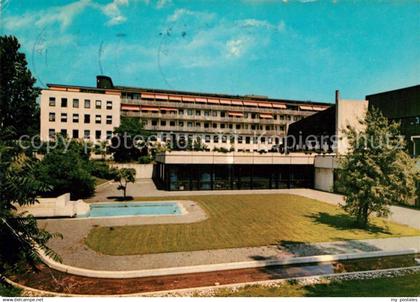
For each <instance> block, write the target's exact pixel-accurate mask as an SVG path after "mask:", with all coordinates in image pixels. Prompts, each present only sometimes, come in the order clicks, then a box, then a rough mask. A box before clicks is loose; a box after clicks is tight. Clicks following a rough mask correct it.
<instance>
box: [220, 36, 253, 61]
mask: <svg viewBox="0 0 420 302" xmlns="http://www.w3.org/2000/svg"><path fill="white" fill-rule="evenodd" d="M252 42H253V41H252V39H251V38H250V37H240V38H236V39H233V40H229V41H227V42H226V52H227V56H228V57H236V58H238V57H240V56H241V55H242V54H243V53H244V52H245V50H246V49H247V48H248V47H249V46H250V45H251V44H252Z"/></svg>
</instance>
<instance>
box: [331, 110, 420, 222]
mask: <svg viewBox="0 0 420 302" xmlns="http://www.w3.org/2000/svg"><path fill="white" fill-rule="evenodd" d="M360 122H361V124H362V126H363V128H364V130H362V131H360V132H357V131H356V129H354V128H353V127H351V126H348V127H347V129H346V130H345V131H344V133H345V135H346V137H347V138H348V141H349V150H348V153H347V154H346V155H344V156H343V157H342V158H341V159H340V163H339V166H340V169H339V170H338V180H337V185H338V186H339V187H340V188H341V189H342V190H343V193H344V195H345V204H344V206H343V208H344V210H345V211H346V212H348V213H349V214H351V215H353V216H355V217H356V220H357V223H358V225H359V226H361V227H366V226H367V224H368V221H369V216H370V215H371V214H372V213H376V215H377V216H384V217H386V216H387V215H388V214H389V205H391V204H395V203H406V202H408V201H409V200H410V199H412V198H414V196H415V194H416V193H415V190H416V188H415V181H416V179H417V178H418V174H416V172H415V162H414V160H413V159H411V158H410V156H409V155H408V154H407V153H406V152H405V150H404V149H405V142H404V140H403V138H402V137H401V135H400V125H399V124H398V123H396V122H389V121H388V119H387V118H386V117H384V116H383V115H382V113H381V112H380V111H379V110H377V109H375V108H373V109H372V110H369V111H368V112H367V114H366V117H365V119H364V120H362V121H360Z"/></svg>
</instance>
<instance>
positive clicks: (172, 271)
mask: <svg viewBox="0 0 420 302" xmlns="http://www.w3.org/2000/svg"><path fill="white" fill-rule="evenodd" d="M38 253H39V255H40V257H41V259H42V261H43V262H44V263H45V264H46V265H47V266H49V267H50V268H53V269H55V270H57V271H61V272H64V273H68V274H72V275H77V276H84V277H92V278H109V279H126V278H141V277H157V276H166V275H181V274H190V273H205V272H215V271H225V270H235V269H245V268H257V267H267V266H282V265H289V264H304V263H319V262H328V261H335V260H351V259H361V258H374V257H386V256H398V255H409V254H417V250H416V249H407V250H399V251H398V250H397V251H377V252H366V253H353V254H338V255H319V256H310V257H296V258H289V259H284V260H258V261H257V260H253V261H245V262H231V263H218V264H208V265H195V266H183V267H170V268H159V269H147V270H133V271H105V270H91V269H85V268H79V267H74V266H70V265H66V264H62V263H58V262H56V261H54V260H53V259H51V258H50V257H48V256H47V255H46V254H45V253H44V252H43V251H42V250H38Z"/></svg>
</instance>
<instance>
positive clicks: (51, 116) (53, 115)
mask: <svg viewBox="0 0 420 302" xmlns="http://www.w3.org/2000/svg"><path fill="white" fill-rule="evenodd" d="M48 116H49V121H50V122H55V113H54V112H50V114H49V115H48Z"/></svg>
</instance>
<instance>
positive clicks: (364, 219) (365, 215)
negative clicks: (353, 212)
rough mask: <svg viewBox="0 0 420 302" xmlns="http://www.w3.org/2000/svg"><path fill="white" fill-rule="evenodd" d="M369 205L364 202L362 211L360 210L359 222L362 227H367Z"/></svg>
mask: <svg viewBox="0 0 420 302" xmlns="http://www.w3.org/2000/svg"><path fill="white" fill-rule="evenodd" d="M368 213H369V206H368V204H367V203H366V204H365V205H364V206H363V211H362V217H361V218H362V221H361V222H362V224H361V226H362V227H363V228H366V227H367V224H368V218H369V217H368V216H369V214H368Z"/></svg>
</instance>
